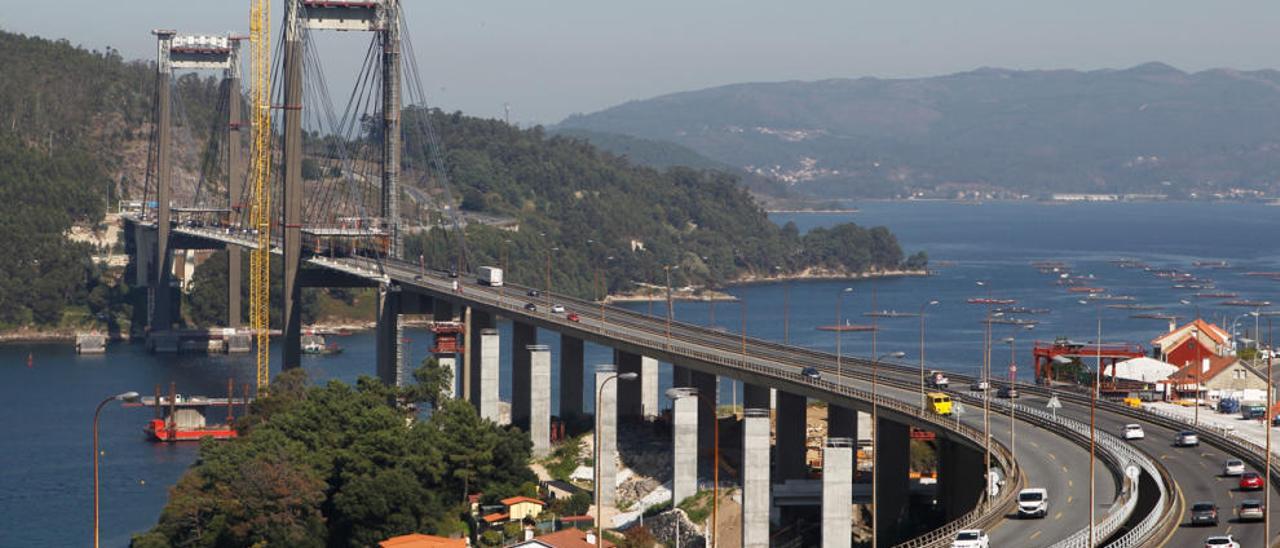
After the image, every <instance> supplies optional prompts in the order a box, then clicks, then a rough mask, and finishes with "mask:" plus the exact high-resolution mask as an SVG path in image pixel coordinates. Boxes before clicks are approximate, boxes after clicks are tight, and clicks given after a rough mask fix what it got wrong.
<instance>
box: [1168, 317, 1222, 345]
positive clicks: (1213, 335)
mask: <svg viewBox="0 0 1280 548" xmlns="http://www.w3.org/2000/svg"><path fill="white" fill-rule="evenodd" d="M1192 329H1194V330H1195V331H1198V332H1200V333H1204V334H1205V336H1207V337H1209V339H1211V340H1213V341H1214V342H1216V343H1218V344H1226V343H1227V336H1228V335H1227V332H1226V331H1224V330H1223V329H1222V328H1221V327H1218V326H1217V325H1214V324H1211V323H1209V322H1206V321H1204V320H1202V319H1200V318H1196V319H1195V321H1192V322H1190V323H1188V324H1186V325H1183V326H1182V327H1179V328H1177V329H1174V330H1173V331H1170V332H1168V333H1165V334H1164V335H1161V336H1159V337H1156V338H1155V339H1152V340H1151V344H1153V345H1159V346H1162V347H1163V346H1165V343H1170V342H1180V341H1181V340H1182V339H1184V338H1186V337H1189V336H1190V333H1189V331H1191V330H1192Z"/></svg>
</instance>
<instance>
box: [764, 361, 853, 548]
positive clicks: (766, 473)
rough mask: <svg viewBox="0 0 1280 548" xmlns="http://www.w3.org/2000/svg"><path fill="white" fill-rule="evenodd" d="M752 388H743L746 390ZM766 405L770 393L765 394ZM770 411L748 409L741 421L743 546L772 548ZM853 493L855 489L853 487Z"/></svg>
mask: <svg viewBox="0 0 1280 548" xmlns="http://www.w3.org/2000/svg"><path fill="white" fill-rule="evenodd" d="M748 386H750V385H743V389H744V394H743V396H744V398H743V399H744V400H745V399H746V397H745V396H746V393H745V389H746V388H747V387H748ZM763 393H764V394H763V399H764V403H766V404H767V403H769V391H768V389H764V390H763ZM769 481H770V479H769V409H768V408H767V407H750V406H748V407H746V408H744V410H743V421H742V546H744V547H745V548H769V509H770V508H771V507H772V505H773V504H772V503H773V501H772V499H771V498H770V483H769ZM850 489H852V487H850Z"/></svg>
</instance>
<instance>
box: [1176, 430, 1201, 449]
mask: <svg viewBox="0 0 1280 548" xmlns="http://www.w3.org/2000/svg"><path fill="white" fill-rule="evenodd" d="M1173 445H1174V446H1175V447H1196V446H1199V445H1200V436H1197V435H1196V433H1195V432H1192V431H1190V430H1183V431H1181V432H1178V433H1177V434H1176V435H1175V436H1174V437H1173Z"/></svg>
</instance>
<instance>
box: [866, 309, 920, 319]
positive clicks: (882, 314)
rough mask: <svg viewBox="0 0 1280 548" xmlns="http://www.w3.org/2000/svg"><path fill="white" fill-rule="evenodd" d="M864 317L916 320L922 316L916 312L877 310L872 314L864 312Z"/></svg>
mask: <svg viewBox="0 0 1280 548" xmlns="http://www.w3.org/2000/svg"><path fill="white" fill-rule="evenodd" d="M862 315H863V316H866V317H868V318H915V317H917V316H919V315H920V314H918V313H915V312H898V311H897V310H875V311H872V312H863V313H862Z"/></svg>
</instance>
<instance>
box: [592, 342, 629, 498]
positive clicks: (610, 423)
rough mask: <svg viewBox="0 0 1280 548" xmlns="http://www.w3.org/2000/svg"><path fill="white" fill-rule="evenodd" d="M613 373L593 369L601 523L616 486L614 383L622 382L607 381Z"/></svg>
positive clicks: (607, 369) (607, 366) (609, 369)
mask: <svg viewBox="0 0 1280 548" xmlns="http://www.w3.org/2000/svg"><path fill="white" fill-rule="evenodd" d="M617 374H618V368H617V366H615V365H613V364H601V365H597V366H596V383H595V393H596V394H597V395H598V397H599V399H598V401H596V402H595V403H596V413H597V415H598V416H597V417H596V422H597V424H598V428H597V429H596V432H595V436H596V439H595V443H596V444H597V445H596V447H597V451H598V455H599V457H598V458H597V459H596V462H595V466H596V477H597V478H598V481H599V484H598V485H595V486H594V489H596V490H597V491H598V492H599V493H600V494H599V501H600V506H601V508H600V509H599V512H600V514H599V515H600V516H602V517H603V519H601V520H600V521H601V522H602V524H605V523H608V521H607V520H608V518H609V515H610V514H612V511H613V504H614V501H615V494H616V493H615V492H616V490H617V486H618V482H617V474H618V462H617V460H618V383H619V382H623V381H619V380H617V379H614V380H611V381H610V380H609V378H610V377H613V376H614V375H617ZM605 381H608V382H607V383H606V382H605ZM602 388H603V389H602Z"/></svg>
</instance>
